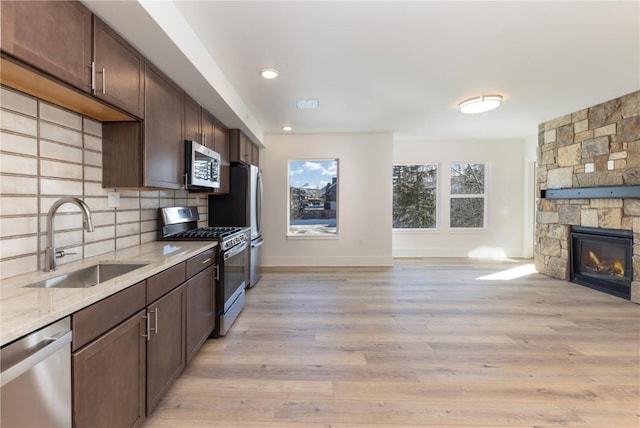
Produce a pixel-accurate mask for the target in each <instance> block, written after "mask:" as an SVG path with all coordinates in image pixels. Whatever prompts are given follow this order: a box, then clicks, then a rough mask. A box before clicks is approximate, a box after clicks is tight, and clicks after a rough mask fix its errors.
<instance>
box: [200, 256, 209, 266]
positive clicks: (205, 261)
mask: <svg viewBox="0 0 640 428" xmlns="http://www.w3.org/2000/svg"><path fill="white" fill-rule="evenodd" d="M210 261H211V257H209V258H208V259H205V260H203V261H201V262H200V264H202V265H204V264H206V263H209V262H210Z"/></svg>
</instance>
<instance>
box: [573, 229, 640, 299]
mask: <svg viewBox="0 0 640 428" xmlns="http://www.w3.org/2000/svg"><path fill="white" fill-rule="evenodd" d="M632 255H633V232H632V231H627V230H614V229H601V228H591V227H580V226H574V227H572V228H571V264H570V265H571V281H572V282H575V283H577V284H581V285H585V286H587V287H591V288H594V289H597V290H600V291H603V292H605V293H609V294H613V295H615V296H619V297H623V298H625V299H629V298H630V297H631V281H632V280H633V260H632Z"/></svg>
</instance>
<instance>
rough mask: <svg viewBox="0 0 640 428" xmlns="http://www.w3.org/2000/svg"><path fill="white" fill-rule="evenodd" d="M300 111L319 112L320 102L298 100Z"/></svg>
mask: <svg viewBox="0 0 640 428" xmlns="http://www.w3.org/2000/svg"><path fill="white" fill-rule="evenodd" d="M296 107H297V108H298V110H317V109H319V108H320V101H318V100H296Z"/></svg>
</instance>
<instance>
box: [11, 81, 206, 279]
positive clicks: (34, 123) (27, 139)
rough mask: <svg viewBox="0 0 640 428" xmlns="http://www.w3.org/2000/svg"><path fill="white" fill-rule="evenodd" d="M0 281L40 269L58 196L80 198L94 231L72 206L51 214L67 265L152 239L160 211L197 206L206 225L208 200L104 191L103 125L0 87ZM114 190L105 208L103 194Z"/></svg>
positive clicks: (161, 193)
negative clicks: (113, 204) (114, 198)
mask: <svg viewBox="0 0 640 428" xmlns="http://www.w3.org/2000/svg"><path fill="white" fill-rule="evenodd" d="M0 91H1V92H0V278H8V277H11V276H15V275H20V274H23V273H27V272H32V271H35V270H38V269H41V268H42V258H43V257H42V255H43V253H44V248H45V247H46V239H47V221H46V219H47V212H48V210H49V208H50V207H51V205H52V204H53V203H54V202H55V201H56V200H58V199H60V198H62V197H67V196H72V197H77V198H81V199H83V200H84V201H85V202H86V203H87V205H88V206H89V208H90V209H91V212H92V219H93V223H94V226H95V230H94V232H91V233H89V232H86V231H84V230H83V229H82V215H81V214H80V210H79V209H78V208H77V207H76V206H75V205H73V204H65V205H63V206H61V207H60V209H59V210H58V214H57V215H56V217H55V221H54V225H55V243H56V247H57V248H58V249H63V250H65V252H67V254H68V253H77V254H75V255H67V256H65V257H64V258H62V259H58V264H64V263H68V262H71V261H75V260H79V259H82V258H86V257H92V256H96V255H100V254H103V253H108V252H111V251H114V250H116V249H122V248H127V247H132V246H136V245H139V244H141V243H145V242H149V241H154V240H156V237H157V222H158V208H161V207H166V206H174V205H194V206H195V205H197V206H198V211H199V212H200V216H201V222H200V226H206V223H207V221H206V218H207V198H206V196H200V197H197V196H196V195H191V194H189V193H188V192H186V191H183V190H177V191H174V190H170V191H131V190H117V189H103V188H102V124H101V123H100V122H96V121H94V120H92V119H88V118H86V117H83V116H81V115H79V114H77V113H74V112H71V111H68V110H65V109H63V108H61V107H58V106H56V105H53V104H50V103H48V102H46V101H43V100H39V99H36V98H33V97H31V96H29V95H26V94H24V93H21V92H18V91H15V90H13V89H9V88H6V87H0ZM112 191H118V192H119V193H120V204H119V207H118V208H110V207H109V206H108V203H107V193H108V192H112Z"/></svg>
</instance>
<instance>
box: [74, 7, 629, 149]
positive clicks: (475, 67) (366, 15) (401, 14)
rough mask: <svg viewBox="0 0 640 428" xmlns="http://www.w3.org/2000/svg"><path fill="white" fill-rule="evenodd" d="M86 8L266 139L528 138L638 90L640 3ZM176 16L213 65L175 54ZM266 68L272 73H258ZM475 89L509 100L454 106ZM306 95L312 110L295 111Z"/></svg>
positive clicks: (228, 119) (229, 120) (224, 115)
mask: <svg viewBox="0 0 640 428" xmlns="http://www.w3.org/2000/svg"><path fill="white" fill-rule="evenodd" d="M85 3H86V4H87V5H88V6H89V7H90V8H91V9H93V10H94V12H96V13H97V14H98V15H100V16H102V17H103V19H104V20H105V21H107V23H109V24H110V25H111V26H113V27H114V28H116V30H118V31H119V32H121V33H122V34H123V35H124V36H125V37H126V38H127V39H128V40H129V41H130V42H131V43H132V44H133V45H134V46H136V47H137V48H138V49H140V50H141V51H142V52H143V53H144V54H145V55H146V56H147V57H148V58H150V59H151V60H152V61H153V62H155V63H157V65H158V66H160V67H161V68H162V69H163V70H165V71H166V72H167V74H169V75H170V76H171V77H172V78H174V79H175V80H176V81H177V82H178V83H180V84H181V85H182V86H183V87H185V89H186V90H187V91H188V92H190V93H191V94H192V95H193V96H194V97H195V98H196V99H197V100H198V101H199V102H201V103H202V104H203V105H205V107H209V108H211V109H212V111H213V112H214V114H216V115H217V116H219V117H220V118H221V119H222V120H223V122H225V123H226V124H227V125H229V126H231V127H236V126H240V127H242V128H243V129H245V130H246V131H247V132H249V133H251V134H253V135H254V136H255V137H257V138H258V139H260V140H262V139H263V136H264V134H270V133H282V132H283V131H281V127H282V126H283V125H284V124H288V125H291V126H292V127H293V132H294V133H326V132H393V133H394V134H395V136H394V138H395V139H396V140H431V141H433V140H446V139H489V138H491V139H495V138H526V137H531V136H534V135H536V134H537V125H538V123H540V122H543V121H545V120H549V119H553V118H555V117H558V116H562V115H564V114H567V113H571V112H573V111H577V110H580V109H582V108H586V107H589V106H591V105H594V104H597V103H600V102H603V101H606V100H609V99H611V98H616V97H618V96H621V95H624V94H627V93H630V92H633V91H636V90H639V89H640V2H639V1H624V2H622V1H606V2H593V1H555V2H548V1H530V2H522V1H510V2H506V1H498V2H487V1H466V2H460V1H408V2H404V1H402V2H401V1H351V2H346V1H331V2H328V1H299V2H294V1H186V0H181V1H174V2H173V3H171V2H155V4H153V3H154V2H151V1H148V0H147V1H145V0H140V1H138V2H136V1H128V2H125V3H120V2H109V1H99V2H95V1H88V2H85ZM151 8H155V9H156V10H158V9H159V8H168V9H167V14H166V15H167V16H168V17H171V16H172V17H173V18H172V19H170V20H168V21H167V22H164V21H162V20H160V19H158V15H157V14H154V13H153V11H151V12H149V11H150V9H151ZM149 14H151V15H153V18H150V16H149ZM179 14H181V15H182V16H178V15H179ZM182 17H184V19H185V20H186V23H187V24H188V26H189V27H190V29H191V30H192V33H191V34H192V35H195V36H197V38H196V40H197V39H199V41H200V42H201V43H202V47H203V48H204V51H202V52H208V54H209V55H210V59H211V60H212V61H209V62H208V63H207V62H200V59H199V58H195V57H194V55H195V54H194V53H193V52H191V53H186V54H181V53H180V51H182V52H183V53H184V52H185V50H189V49H184V46H185V45H184V43H185V40H187V39H188V38H187V39H185V40H182V41H180V40H178V39H179V38H180V37H179V36H176V34H175V33H171V28H169V27H171V26H172V25H173V24H174V23H178V24H179V21H181V20H182ZM178 28H179V27H175V28H174V29H173V31H176V29H178ZM190 32H191V31H190V30H189V31H184V27H183V31H182V33H184V34H187V33H190ZM191 40H192V42H191V43H192V44H198V43H193V40H194V39H191ZM181 43H182V44H181ZM176 45H179V46H181V49H176ZM176 52H177V53H176ZM200 56H203V55H200ZM204 56H206V55H204ZM194 64H195V66H194ZM203 64H204V66H203ZM206 64H213V65H212V66H207V65H206ZM216 65H217V67H219V70H218V71H219V72H221V73H222V80H225V78H226V81H225V82H223V83H220V79H219V78H218V77H216V76H215V75H211V73H212V71H211V70H209V68H213V69H215V66H216ZM198 67H199V69H198ZM265 67H270V68H276V69H278V70H279V71H280V76H279V77H278V78H277V79H275V80H272V81H267V80H264V79H262V78H261V77H260V76H259V71H260V70H261V69H262V68H265ZM205 68H206V70H205ZM225 84H227V85H229V86H230V87H227V86H225ZM483 93H484V94H493V93H497V94H502V95H503V96H504V103H503V105H502V106H501V107H500V108H499V109H497V110H494V111H491V112H487V113H483V114H479V115H464V114H462V113H459V112H458V111H457V103H458V102H460V101H461V100H463V99H465V98H468V97H472V96H476V95H481V94H483ZM309 98H313V99H318V100H319V101H320V108H319V109H318V110H297V109H296V106H295V101H296V99H309ZM223 109H226V110H225V111H222V110H223Z"/></svg>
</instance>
